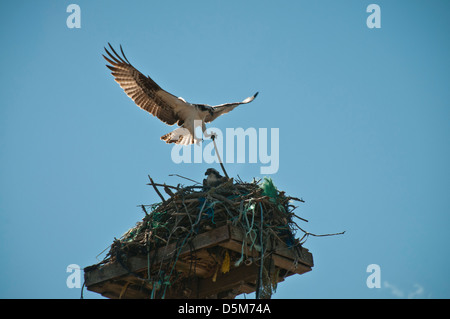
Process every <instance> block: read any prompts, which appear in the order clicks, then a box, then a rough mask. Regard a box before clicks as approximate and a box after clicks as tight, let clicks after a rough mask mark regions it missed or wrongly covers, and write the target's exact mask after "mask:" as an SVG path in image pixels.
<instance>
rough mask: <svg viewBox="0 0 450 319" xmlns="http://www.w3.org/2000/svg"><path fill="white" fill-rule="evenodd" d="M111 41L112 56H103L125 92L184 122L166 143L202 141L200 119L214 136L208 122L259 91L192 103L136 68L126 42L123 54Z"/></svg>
mask: <svg viewBox="0 0 450 319" xmlns="http://www.w3.org/2000/svg"><path fill="white" fill-rule="evenodd" d="M108 45H109V47H110V49H111V51H112V53H111V52H109V51H108V50H107V49H106V48H105V51H106V53H107V54H108V56H109V58H108V57H106V56H104V55H103V57H104V58H105V59H106V61H108V62H109V63H110V64H111V65H106V66H107V67H108V68H109V69H110V70H111V71H112V72H111V74H112V75H113V76H114V79H115V80H116V82H117V83H119V85H120V86H121V87H122V89H124V91H125V93H126V94H127V95H128V96H129V97H130V98H131V99H133V101H134V102H135V103H136V104H137V105H138V106H139V107H140V108H142V109H143V110H146V111H147V112H149V113H150V114H152V115H154V116H156V117H157V118H158V119H160V120H161V121H163V122H164V123H166V124H168V125H173V124H177V125H178V126H180V127H179V128H177V129H176V130H174V131H172V132H170V133H168V134H165V135H163V136H161V139H162V140H164V141H166V143H176V144H182V145H189V144H193V143H196V142H198V141H199V140H198V139H196V138H195V126H194V124H196V123H200V121H201V126H202V131H203V133H204V134H205V136H207V137H209V136H211V134H206V126H205V123H209V122H212V121H214V120H215V119H216V118H218V117H219V116H221V115H222V114H225V113H228V112H230V111H231V110H233V109H234V108H235V107H236V106H238V105H240V104H246V103H250V102H251V101H253V100H254V98H255V97H256V96H257V95H258V92H257V93H256V94H255V95H253V96H251V97H248V98H246V99H245V100H243V101H242V102H236V103H225V104H220V105H215V106H211V105H207V104H191V103H189V102H186V101H185V100H184V99H183V98H181V97H176V96H174V95H172V94H170V93H169V92H167V91H165V90H163V89H162V88H161V87H160V86H159V85H158V84H156V83H155V82H154V81H153V80H152V79H151V78H150V77H149V76H144V75H143V74H142V73H141V72H139V71H138V70H137V69H135V68H134V67H133V66H132V65H131V63H130V62H129V61H128V59H127V58H126V56H125V53H124V52H123V50H122V46H120V51H121V53H122V56H120V55H119V54H117V52H116V51H115V50H114V48H113V47H112V46H111V44H109V43H108ZM197 121H198V122H197Z"/></svg>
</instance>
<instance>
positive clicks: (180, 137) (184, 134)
mask: <svg viewBox="0 0 450 319" xmlns="http://www.w3.org/2000/svg"><path fill="white" fill-rule="evenodd" d="M161 139H162V140H163V141H165V142H166V143H168V144H171V143H175V144H180V145H190V144H194V143H198V142H199V140H198V139H196V138H194V135H193V134H192V133H191V132H190V131H189V130H188V129H186V128H184V127H179V128H177V129H176V130H174V131H172V132H170V133H167V134H165V135H163V136H161Z"/></svg>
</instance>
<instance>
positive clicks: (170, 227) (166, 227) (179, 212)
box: [101, 177, 310, 298]
mask: <svg viewBox="0 0 450 319" xmlns="http://www.w3.org/2000/svg"><path fill="white" fill-rule="evenodd" d="M149 179H150V184H149V185H152V186H153V188H154V189H155V191H156V192H157V194H158V196H159V197H160V198H161V202H159V203H156V204H153V205H141V207H142V209H143V211H144V213H145V216H144V218H143V219H142V220H141V221H140V222H138V223H137V224H136V226H135V227H133V228H131V229H130V230H128V231H127V232H126V233H125V234H124V235H123V236H122V237H120V238H119V239H115V241H114V243H113V244H112V245H111V248H110V250H109V252H108V253H107V255H106V257H105V259H104V260H103V261H102V262H101V264H104V263H109V262H114V261H118V262H120V263H121V264H123V265H124V264H125V262H124V261H126V259H127V258H129V257H131V256H135V255H142V256H146V255H149V254H150V252H151V251H156V250H157V249H158V248H161V247H164V246H167V245H170V244H172V243H177V247H178V249H182V248H183V247H184V246H185V245H188V244H189V242H190V241H191V240H192V239H193V238H194V237H195V236H196V235H197V234H200V233H203V232H207V231H209V230H212V229H214V228H216V227H220V226H223V225H226V224H229V223H231V224H232V225H234V226H237V227H240V228H242V230H243V233H245V234H246V235H245V236H246V242H247V244H248V245H250V247H251V248H252V249H256V250H257V251H259V252H261V256H262V257H263V256H264V255H267V256H270V253H271V252H270V251H269V250H268V249H264V248H265V247H274V243H276V242H279V243H281V244H282V245H285V246H288V247H291V248H292V249H293V250H296V251H299V250H297V249H296V247H300V245H301V244H302V241H303V240H306V238H307V237H308V235H310V233H308V232H306V231H304V230H303V229H302V228H300V227H299V226H298V224H297V223H296V222H295V221H294V218H297V219H299V220H303V221H307V220H305V219H303V218H300V217H298V216H296V215H295V214H294V213H293V211H294V209H295V208H296V206H294V205H293V202H303V200H302V199H300V198H296V197H291V196H287V195H286V194H285V192H283V191H279V190H278V189H277V188H276V187H275V186H274V184H273V182H272V180H271V179H270V178H264V179H263V180H259V181H256V180H254V181H253V182H251V183H247V182H243V181H242V180H238V181H234V180H233V179H229V180H228V181H226V182H224V183H222V184H220V185H218V186H217V187H203V186H195V185H194V186H181V185H178V186H176V187H175V186H169V185H166V184H156V183H154V182H153V180H152V179H151V178H150V177H149ZM158 187H160V188H162V189H164V191H165V192H166V193H167V194H168V195H169V198H168V199H165V198H164V197H163V196H162V194H161V192H160V191H159V190H158ZM261 219H262V220H261ZM297 230H301V231H302V232H303V233H304V235H303V237H302V238H300V239H298V238H295V234H296V231H297ZM216 256H217V265H212V266H211V267H212V270H213V271H212V273H211V275H214V269H216V274H217V271H218V267H219V265H220V264H221V266H222V271H224V263H227V265H225V268H226V267H228V269H229V268H230V267H233V266H239V265H240V264H241V263H242V262H243V261H245V258H246V256H244V251H243V252H242V254H238V253H236V252H234V253H232V254H231V255H230V254H228V252H226V253H224V252H223V251H222V252H220V253H219V252H218V253H217V254H216ZM177 258H178V257H177V255H175V256H174V257H173V258H172V261H171V262H169V263H167V262H166V263H165V264H163V263H161V264H160V265H157V267H154V266H155V265H149V271H148V275H146V276H144V277H146V278H145V280H147V281H151V282H152V286H153V287H154V290H155V291H156V290H159V291H160V294H159V296H162V298H164V292H165V289H160V288H163V287H167V286H172V285H174V284H175V283H176V282H177V281H178V280H180V279H181V278H183V276H184V277H185V276H186V274H184V275H183V274H181V272H179V271H178V270H177V269H175V267H174V265H175V263H176V262H177ZM149 262H151V261H150V257H149ZM124 266H125V265H124ZM155 269H156V270H155ZM225 271H226V269H225ZM135 275H137V274H135ZM266 275H268V274H267V272H266ZM213 280H214V279H213ZM265 282H266V284H265V286H264V287H263V290H264V291H265V296H264V295H263V297H270V295H271V293H272V289H271V288H272V287H271V286H270V282H272V284H273V282H274V280H272V281H271V280H270V279H268V280H266V281H265ZM275 282H276V281H275ZM156 293H157V292H155V296H156ZM152 294H153V292H152ZM152 297H154V296H153V295H152Z"/></svg>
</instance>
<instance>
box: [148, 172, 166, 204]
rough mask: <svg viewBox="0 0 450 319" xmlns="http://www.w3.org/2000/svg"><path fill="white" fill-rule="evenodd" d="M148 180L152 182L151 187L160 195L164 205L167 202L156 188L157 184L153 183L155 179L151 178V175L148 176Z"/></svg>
mask: <svg viewBox="0 0 450 319" xmlns="http://www.w3.org/2000/svg"><path fill="white" fill-rule="evenodd" d="M148 179H149V180H150V183H151V185H152V186H153V188H154V190H155V192H156V193H157V194H158V196H159V197H160V198H161V200H162V201H163V203H164V202H165V201H166V200H165V199H164V197H163V195H161V193H160V192H159V190H158V188H157V187H156V185H155V183H154V182H153V179H152V178H151V177H150V175H148Z"/></svg>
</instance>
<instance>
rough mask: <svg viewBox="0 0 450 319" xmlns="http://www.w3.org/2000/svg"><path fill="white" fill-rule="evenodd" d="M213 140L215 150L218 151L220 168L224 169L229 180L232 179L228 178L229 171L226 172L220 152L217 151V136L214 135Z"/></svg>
mask: <svg viewBox="0 0 450 319" xmlns="http://www.w3.org/2000/svg"><path fill="white" fill-rule="evenodd" d="M211 139H212V140H213V143H214V149H215V150H216V155H217V158H218V159H219V164H220V167H222V171H223V173H224V174H225V177H226V178H228V179H229V178H230V177H229V176H228V174H227V171H226V170H225V167H224V166H223V163H222V159H221V158H220V154H219V151H218V150H217V145H216V135H212V136H211Z"/></svg>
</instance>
